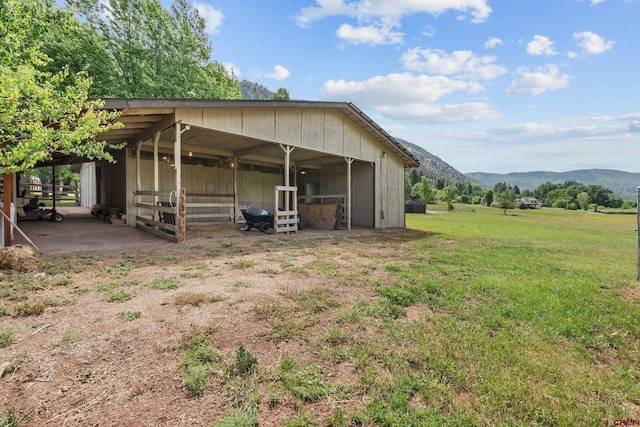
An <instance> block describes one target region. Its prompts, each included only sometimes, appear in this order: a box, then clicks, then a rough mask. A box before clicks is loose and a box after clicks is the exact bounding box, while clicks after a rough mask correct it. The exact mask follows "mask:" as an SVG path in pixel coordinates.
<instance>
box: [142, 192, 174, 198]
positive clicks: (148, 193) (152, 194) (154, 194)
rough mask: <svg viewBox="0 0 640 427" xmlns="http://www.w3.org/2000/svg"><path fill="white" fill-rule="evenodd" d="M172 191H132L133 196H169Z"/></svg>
mask: <svg viewBox="0 0 640 427" xmlns="http://www.w3.org/2000/svg"><path fill="white" fill-rule="evenodd" d="M171 193H173V191H134V192H133V195H134V196H167V197H169V196H171Z"/></svg>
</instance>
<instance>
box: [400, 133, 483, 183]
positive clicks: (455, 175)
mask: <svg viewBox="0 0 640 427" xmlns="http://www.w3.org/2000/svg"><path fill="white" fill-rule="evenodd" d="M395 140H396V141H397V142H398V143H399V144H401V145H402V146H404V147H405V148H406V149H407V150H409V152H410V153H411V154H413V155H414V156H416V157H417V158H418V160H420V170H421V171H422V174H423V175H424V176H426V177H427V178H428V179H429V180H431V181H436V180H438V179H442V180H444V182H445V183H446V184H447V185H455V184H456V183H458V182H471V181H472V179H471V178H469V177H467V176H465V175H464V174H463V173H462V172H460V171H458V170H457V169H455V168H454V167H453V166H451V165H450V164H448V163H447V162H445V161H444V160H442V159H441V158H439V157H438V156H434V155H433V154H431V153H429V152H428V151H427V150H425V149H424V148H422V147H420V146H418V145H416V144H413V143H411V142H409V141H406V140H404V139H401V138H395Z"/></svg>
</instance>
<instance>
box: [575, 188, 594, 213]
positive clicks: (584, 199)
mask: <svg viewBox="0 0 640 427" xmlns="http://www.w3.org/2000/svg"><path fill="white" fill-rule="evenodd" d="M577 200H578V203H579V204H580V207H581V208H582V210H583V211H586V210H587V209H589V203H591V197H589V193H587V192H586V191H583V192H582V193H580V194H578V197H577Z"/></svg>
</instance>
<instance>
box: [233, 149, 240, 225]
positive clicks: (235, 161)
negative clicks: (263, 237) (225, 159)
mask: <svg viewBox="0 0 640 427" xmlns="http://www.w3.org/2000/svg"><path fill="white" fill-rule="evenodd" d="M239 213H240V211H239V210H238V158H237V157H234V158H233V223H234V224H237V223H238V214H239Z"/></svg>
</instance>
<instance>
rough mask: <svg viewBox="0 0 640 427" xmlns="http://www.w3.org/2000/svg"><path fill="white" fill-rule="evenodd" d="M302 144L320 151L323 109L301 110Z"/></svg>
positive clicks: (321, 147)
mask: <svg viewBox="0 0 640 427" xmlns="http://www.w3.org/2000/svg"><path fill="white" fill-rule="evenodd" d="M301 142H302V146H303V147H304V148H309V149H312V150H319V151H321V150H322V149H323V147H324V110H323V109H315V108H314V109H311V110H303V111H302V141H301Z"/></svg>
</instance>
